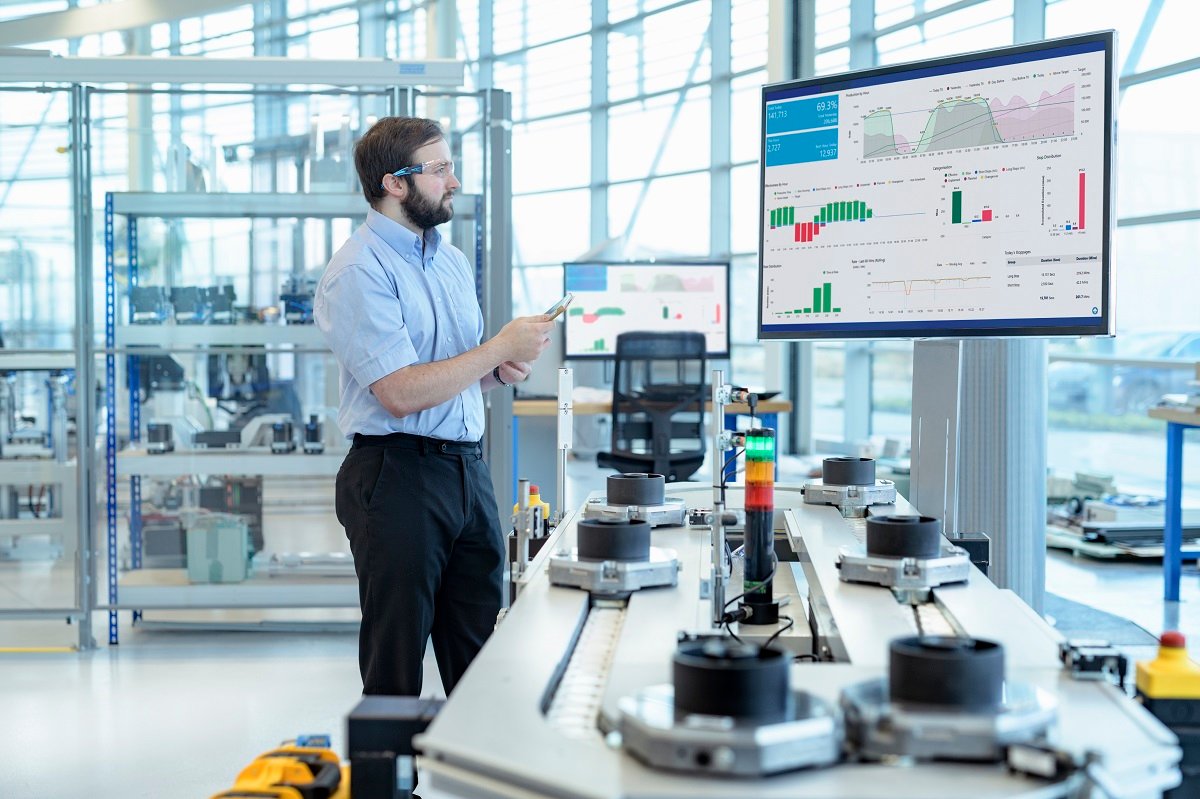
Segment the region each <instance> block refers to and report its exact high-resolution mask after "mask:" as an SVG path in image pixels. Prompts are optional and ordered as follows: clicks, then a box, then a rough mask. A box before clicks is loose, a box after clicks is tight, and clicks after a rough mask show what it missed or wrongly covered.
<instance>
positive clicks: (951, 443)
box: [908, 339, 962, 539]
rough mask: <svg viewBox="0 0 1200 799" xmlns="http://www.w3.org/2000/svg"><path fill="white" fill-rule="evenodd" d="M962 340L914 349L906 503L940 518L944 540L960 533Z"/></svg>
mask: <svg viewBox="0 0 1200 799" xmlns="http://www.w3.org/2000/svg"><path fill="white" fill-rule="evenodd" d="M961 366H962V342H960V341H958V340H957V339H947V340H944V341H918V342H916V343H915V344H914V345H913V378H912V385H913V389H912V459H911V460H912V475H911V477H912V482H911V485H910V488H909V497H908V500H909V502H911V503H912V504H913V506H914V507H916V508H917V509H918V510H919V511H920V512H921V513H923V514H925V515H927V516H936V517H937V518H939V519H941V520H942V529H943V530H944V531H945V534H946V537H947V538H950V539H953V538H954V536H955V534H956V533H958V402H959V395H960V390H961V380H960V372H961Z"/></svg>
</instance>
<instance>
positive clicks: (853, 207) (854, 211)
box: [850, 200, 858, 222]
mask: <svg viewBox="0 0 1200 799" xmlns="http://www.w3.org/2000/svg"><path fill="white" fill-rule="evenodd" d="M850 219H852V220H853V221H855V222H857V221H858V200H854V201H852V202H851V203H850Z"/></svg>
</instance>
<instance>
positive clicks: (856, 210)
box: [770, 200, 875, 243]
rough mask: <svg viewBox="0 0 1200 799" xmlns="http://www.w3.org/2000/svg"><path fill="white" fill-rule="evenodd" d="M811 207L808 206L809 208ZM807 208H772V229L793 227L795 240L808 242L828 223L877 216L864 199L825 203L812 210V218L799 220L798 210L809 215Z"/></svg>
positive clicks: (803, 214)
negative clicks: (797, 219)
mask: <svg viewBox="0 0 1200 799" xmlns="http://www.w3.org/2000/svg"><path fill="white" fill-rule="evenodd" d="M811 207H812V206H808V208H811ZM805 210H806V209H805V208H800V207H797V206H794V205H787V206H783V207H780V208H775V209H772V210H771V213H770V227H771V230H775V229H776V228H786V227H791V228H792V234H793V237H794V240H795V241H798V242H801V243H807V242H810V241H813V240H814V239H815V238H816V237H817V236H819V235H820V233H821V230H822V229H823V228H824V227H825V226H826V225H829V224H832V223H835V222H866V221H867V220H868V219H872V218H873V217H874V216H875V211H874V209H872V208H870V207H869V206H868V205H867V204H866V203H865V202H864V201H862V200H840V201H837V202H829V203H825V204H824V205H821V206H817V210H816V211H815V212H811V219H807V218H806V219H804V221H801V222H797V221H796V216H797V213H796V212H797V211H799V212H800V213H801V215H802V216H808V214H805Z"/></svg>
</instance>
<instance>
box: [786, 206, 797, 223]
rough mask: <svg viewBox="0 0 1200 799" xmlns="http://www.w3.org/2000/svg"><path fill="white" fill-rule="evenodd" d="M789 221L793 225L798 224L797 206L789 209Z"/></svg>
mask: <svg viewBox="0 0 1200 799" xmlns="http://www.w3.org/2000/svg"><path fill="white" fill-rule="evenodd" d="M788 222H790V223H791V224H793V225H794V224H796V207H795V206H792V207H791V208H789V209H788Z"/></svg>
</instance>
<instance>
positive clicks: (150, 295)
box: [129, 286, 172, 325]
mask: <svg viewBox="0 0 1200 799" xmlns="http://www.w3.org/2000/svg"><path fill="white" fill-rule="evenodd" d="M129 304H130V306H131V308H132V313H131V315H132V317H133V323H134V324H135V325H161V324H163V323H164V322H166V321H167V320H168V319H170V318H171V313H172V308H171V299H170V297H169V296H168V295H167V289H166V288H165V287H163V286H134V287H133V288H131V289H130V290H129Z"/></svg>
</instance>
